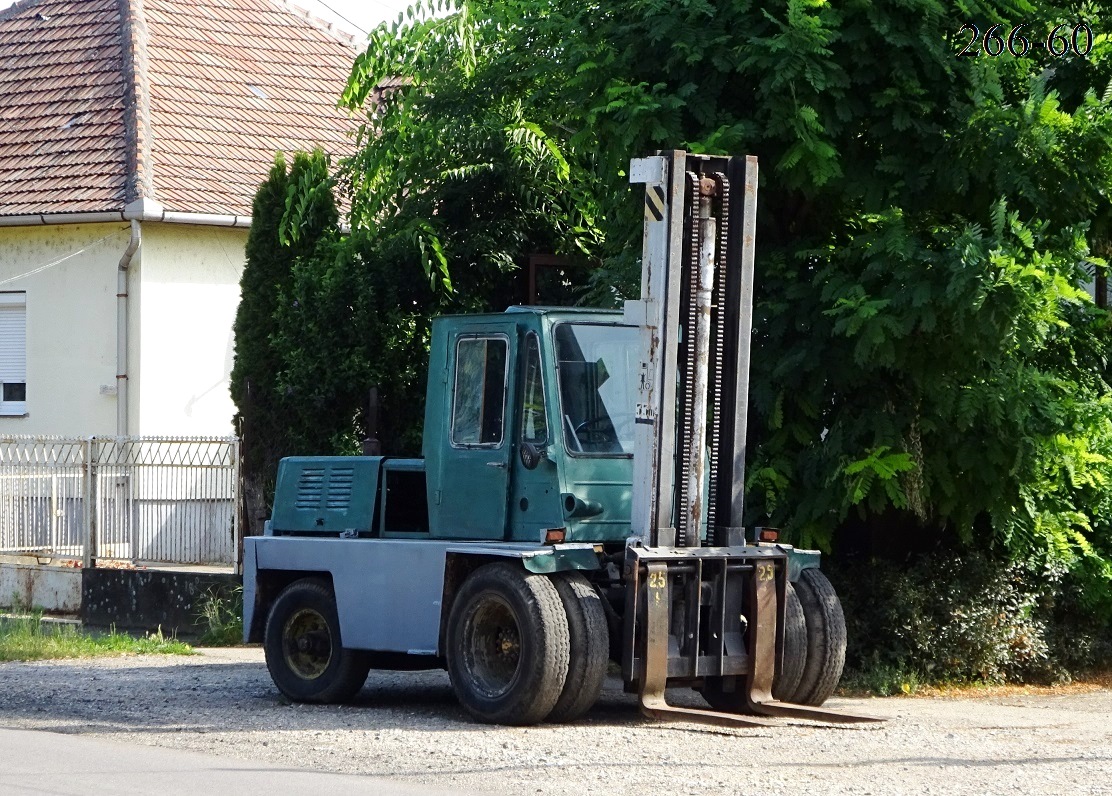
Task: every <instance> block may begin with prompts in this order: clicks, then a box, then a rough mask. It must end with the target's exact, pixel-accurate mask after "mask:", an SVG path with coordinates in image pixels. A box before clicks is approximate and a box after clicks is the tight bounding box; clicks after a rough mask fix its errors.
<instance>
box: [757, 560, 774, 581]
mask: <svg viewBox="0 0 1112 796" xmlns="http://www.w3.org/2000/svg"><path fill="white" fill-rule="evenodd" d="M775 577H776V570H775V569H773V567H772V564H757V582H758V583H765V582H767V581H770V580H772V579H773V578H775Z"/></svg>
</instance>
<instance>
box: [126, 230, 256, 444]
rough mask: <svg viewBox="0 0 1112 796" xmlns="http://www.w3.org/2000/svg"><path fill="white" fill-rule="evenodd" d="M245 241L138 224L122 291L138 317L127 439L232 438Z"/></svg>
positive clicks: (226, 233) (242, 233) (236, 234)
mask: <svg viewBox="0 0 1112 796" xmlns="http://www.w3.org/2000/svg"><path fill="white" fill-rule="evenodd" d="M246 242H247V230H244V229H229V228H223V227H200V226H188V225H184V224H158V223H149V222H148V223H144V224H143V245H142V249H141V252H142V258H141V260H142V262H141V265H140V267H139V273H138V277H139V278H138V280H133V282H132V286H131V288H130V290H131V293H132V296H133V306H137V307H138V316H139V317H138V319H136V317H135V312H134V311H133V314H132V324H133V328H134V324H135V323H136V320H137V322H138V341H139V351H138V355H137V356H135V355H134V350H133V355H132V362H133V363H134V364H133V370H134V371H136V372H137V378H135V379H134V381H133V383H132V390H133V391H135V392H137V393H138V396H137V400H138V413H137V417H136V416H135V415H134V413H133V417H132V419H131V425H132V431H131V433H133V434H159V435H211V434H218V435H226V434H232V433H234V429H233V427H232V416H233V414H234V413H235V405H234V404H233V403H232V400H231V396H230V395H229V393H228V377H229V374H230V373H231V370H232V356H233V347H232V324H233V322H234V320H235V314H236V307H237V306H238V304H239V279H240V275H241V274H242V272H243V264H244V246H245V244H246ZM136 282H138V284H136ZM136 294H138V295H137V296H136ZM136 297H137V298H138V301H134V299H135V298H136ZM136 382H137V385H136ZM136 386H138V390H136V389H135V388H136ZM135 398H136V396H134V395H133V403H132V405H133V406H135V403H134V399H135Z"/></svg>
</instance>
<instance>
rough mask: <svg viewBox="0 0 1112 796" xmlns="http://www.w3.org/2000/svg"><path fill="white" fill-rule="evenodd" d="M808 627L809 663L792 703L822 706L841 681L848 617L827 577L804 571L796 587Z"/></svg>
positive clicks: (806, 665) (812, 571)
mask: <svg viewBox="0 0 1112 796" xmlns="http://www.w3.org/2000/svg"><path fill="white" fill-rule="evenodd" d="M795 590H796V593H797V594H798V595H799V602H800V605H802V607H803V617H804V619H805V620H806V626H807V660H806V663H805V665H804V668H803V674H802V676H801V677H800V680H799V685H798V686H797V688H796V690H795V694H794V695H793V697H792V699H791V700H790V701H792V702H797V703H798V704H800V705H821V704H822V703H823V702H825V701H826V700H827V699H829V698H830V695H831V694H833V693H834V689H835V688H837V687H838V681H839V680H841V679H842V667H843V666H844V665H845V662H846V618H845V615H844V614H843V613H842V603H841V602H840V601H839V600H838V595H837V593H836V592H835V591H834V586H833V585H831V583H830V581H829V580H828V579H827V577H826V575H824V574H822V571H821V570H818V569H805V570H803V572H802V573H801V574H800V576H799V580H798V582H796V584H795Z"/></svg>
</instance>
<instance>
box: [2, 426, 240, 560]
mask: <svg viewBox="0 0 1112 796" xmlns="http://www.w3.org/2000/svg"><path fill="white" fill-rule="evenodd" d="M238 488H239V442H238V441H237V440H236V439H235V438H234V437H180V438H173V437H86V438H80V439H78V438H62V437H4V436H0V553H30V552H41V553H46V554H50V555H54V556H59V557H73V558H81V559H83V560H84V561H85V563H86V565H88V564H89V563H91V560H92V559H94V558H101V559H118V560H128V561H132V562H136V563H164V564H231V565H233V566H236V567H237V568H238V564H239V561H238V556H239V541H240V539H239V527H238V517H239V511H238V510H237V507H238V501H239V492H238ZM90 506H93V507H95V510H92V511H90V510H89V507H90Z"/></svg>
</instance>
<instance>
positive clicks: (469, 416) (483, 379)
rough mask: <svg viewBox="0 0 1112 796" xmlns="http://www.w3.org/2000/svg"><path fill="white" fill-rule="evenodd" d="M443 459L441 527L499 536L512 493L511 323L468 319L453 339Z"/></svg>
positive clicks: (455, 533)
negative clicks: (469, 322)
mask: <svg viewBox="0 0 1112 796" xmlns="http://www.w3.org/2000/svg"><path fill="white" fill-rule="evenodd" d="M448 351H449V356H448V373H447V385H446V386H447V388H448V389H447V390H446V391H445V397H446V403H447V405H446V406H445V407H444V409H445V416H446V417H447V418H448V422H447V423H446V424H445V426H446V428H445V429H444V432H443V433H444V434H445V436H446V439H444V441H443V447H442V448H441V456H440V462H439V468H438V469H439V473H438V474H439V482H440V490H439V496H438V497H439V501H440V505H439V507H438V508H439V511H438V514H439V518H440V521H439V523H438V524H439V529H438V530H439V533H438V534H437V535H438V536H442V537H454V538H460V539H502V538H504V537H505V535H506V510H507V503H508V500H509V491H510V470H511V468H510V456H511V452H512V449H513V444H512V441H513V437H512V435H511V429H510V418H511V417H513V414H512V413H511V409H510V406H509V404H510V396H511V395H515V394H516V392H515V387H514V384H513V381H514V380H515V379H514V374H515V373H516V368H515V367H513V363H514V362H515V361H516V358H517V328H516V325H515V324H513V323H486V324H482V325H468V326H465V327H461V328H458V329H456V330H453V332H452V334H451V336H450V338H449V348H448Z"/></svg>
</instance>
